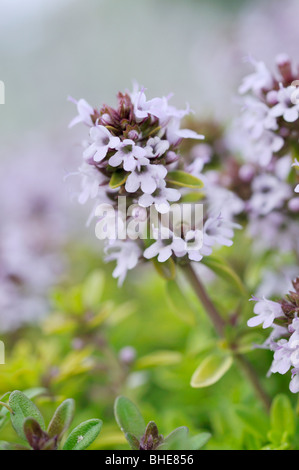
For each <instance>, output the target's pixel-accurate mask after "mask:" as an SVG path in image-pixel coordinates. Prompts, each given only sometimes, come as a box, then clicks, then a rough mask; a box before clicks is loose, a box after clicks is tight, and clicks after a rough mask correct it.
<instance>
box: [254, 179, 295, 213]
mask: <svg viewBox="0 0 299 470" xmlns="http://www.w3.org/2000/svg"><path fill="white" fill-rule="evenodd" d="M252 191H253V194H252V196H251V199H250V200H249V203H248V208H249V210H251V211H252V212H254V213H255V214H261V215H266V214H269V212H272V211H273V210H274V209H280V208H281V207H282V206H283V204H284V202H285V201H287V200H288V199H289V198H290V196H291V194H292V191H291V188H290V186H289V185H288V184H287V183H285V182H283V181H280V180H279V179H278V178H276V177H275V176H274V175H271V174H266V173H264V174H261V175H258V176H257V177H256V178H255V179H254V181H253V184H252Z"/></svg>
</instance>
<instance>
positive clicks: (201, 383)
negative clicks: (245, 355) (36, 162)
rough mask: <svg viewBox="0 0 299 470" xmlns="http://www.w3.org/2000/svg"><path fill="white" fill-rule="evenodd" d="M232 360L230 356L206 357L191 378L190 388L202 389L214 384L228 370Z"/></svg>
mask: <svg viewBox="0 0 299 470" xmlns="http://www.w3.org/2000/svg"><path fill="white" fill-rule="evenodd" d="M232 363H233V358H232V356H230V355H223V354H220V353H214V354H211V355H210V356H208V357H206V358H205V359H204V360H203V362H202V363H201V364H200V365H199V366H198V368H197V369H196V371H195V372H194V374H193V375H192V378H191V387H193V388H204V387H209V386H210V385H213V384H215V383H216V382H218V380H220V379H221V378H222V377H223V376H224V374H225V373H226V372H227V371H228V370H229V369H230V367H231V365H232Z"/></svg>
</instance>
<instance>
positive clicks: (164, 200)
mask: <svg viewBox="0 0 299 470" xmlns="http://www.w3.org/2000/svg"><path fill="white" fill-rule="evenodd" d="M180 198H181V193H180V192H179V191H178V190H177V189H172V188H167V187H166V182H165V181H164V180H161V181H159V184H158V186H157V188H156V189H155V191H154V192H153V193H152V194H143V195H142V196H141V197H140V198H139V200H138V204H139V205H140V206H141V207H150V206H152V205H153V204H154V205H155V208H156V209H157V211H158V212H160V214H166V213H167V212H168V211H169V209H170V204H169V202H168V201H171V202H175V201H178V200H179V199H180Z"/></svg>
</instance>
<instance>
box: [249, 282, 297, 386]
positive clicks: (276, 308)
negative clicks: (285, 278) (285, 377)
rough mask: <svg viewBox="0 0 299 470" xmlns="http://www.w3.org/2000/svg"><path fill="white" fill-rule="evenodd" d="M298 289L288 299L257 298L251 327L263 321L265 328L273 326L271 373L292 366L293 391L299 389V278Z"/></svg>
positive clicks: (282, 372)
mask: <svg viewBox="0 0 299 470" xmlns="http://www.w3.org/2000/svg"><path fill="white" fill-rule="evenodd" d="M293 287H294V291H291V292H289V293H288V294H287V295H286V296H285V298H283V299H281V300H279V301H276V302H273V301H271V300H267V299H265V298H264V299H262V300H260V299H257V298H253V300H255V301H256V302H257V303H256V305H255V307H254V313H255V314H256V317H253V318H251V319H250V320H249V321H248V326H251V327H252V326H256V325H259V324H261V323H263V328H272V329H273V330H272V333H271V334H270V337H269V338H268V340H266V342H265V343H264V347H265V348H267V349H270V350H272V351H274V360H273V362H272V365H271V368H270V371H269V373H270V374H271V373H275V372H278V373H279V374H285V373H286V372H288V370H289V369H290V368H291V372H292V379H291V382H290V390H291V392H293V393H298V392H299V318H298V314H299V278H296V279H295V280H294V281H293Z"/></svg>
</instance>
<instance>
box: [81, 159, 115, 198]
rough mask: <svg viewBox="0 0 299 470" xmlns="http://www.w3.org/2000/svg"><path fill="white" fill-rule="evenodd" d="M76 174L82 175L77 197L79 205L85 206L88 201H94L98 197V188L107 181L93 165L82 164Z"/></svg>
mask: <svg viewBox="0 0 299 470" xmlns="http://www.w3.org/2000/svg"><path fill="white" fill-rule="evenodd" d="M78 172H79V173H80V174H81V175H82V180H81V188H82V189H81V192H80V194H79V197H78V201H79V203H80V204H85V203H86V202H87V201H88V199H95V198H97V197H98V196H99V193H100V188H101V187H103V186H104V185H105V184H107V183H108V181H109V180H108V179H107V178H106V177H105V176H104V175H103V174H102V173H100V171H99V170H98V168H97V167H95V166H94V165H88V164H87V163H85V162H83V163H82V165H81V166H80V168H79V170H78Z"/></svg>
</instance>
